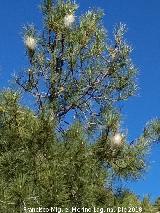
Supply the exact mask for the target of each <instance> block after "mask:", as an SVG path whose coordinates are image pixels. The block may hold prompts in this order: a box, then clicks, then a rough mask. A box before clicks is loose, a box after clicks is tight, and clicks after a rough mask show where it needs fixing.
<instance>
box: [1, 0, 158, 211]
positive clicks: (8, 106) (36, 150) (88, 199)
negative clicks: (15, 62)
mask: <svg viewBox="0 0 160 213" xmlns="http://www.w3.org/2000/svg"><path fill="white" fill-rule="evenodd" d="M41 8H42V12H43V17H44V29H43V30H42V32H39V33H38V32H37V30H36V28H35V27H33V26H31V25H28V26H26V27H25V28H24V44H25V47H26V53H27V57H28V67H27V68H25V71H24V73H23V74H22V75H18V76H17V77H16V79H15V81H16V83H17V84H18V86H20V89H21V90H23V91H24V96H23V97H25V94H26V93H27V94H30V96H31V97H34V98H35V101H34V104H35V105H36V107H35V108H36V109H32V108H29V107H26V106H23V105H22V103H21V95H20V93H17V92H14V91H11V90H6V91H4V92H1V95H0V173H1V176H0V210H1V212H9V213H10V212H24V211H23V210H24V208H29V207H34V208H36V207H48V208H49V207H51V206H56V207H61V208H66V207H68V208H71V207H72V206H77V207H79V208H80V207H88V208H92V207H97V208H98V207H103V208H107V207H118V206H120V207H127V206H129V205H131V206H133V207H134V206H139V207H142V208H143V209H144V210H143V211H145V212H154V211H155V207H153V206H152V205H151V203H150V202H149V200H147V199H144V200H143V202H141V201H140V200H139V198H137V196H135V195H134V194H133V193H131V192H129V191H125V190H121V192H120V193H118V192H117V189H116V188H114V180H115V179H127V180H128V179H138V178H140V176H141V175H142V174H143V173H144V171H145V169H146V153H148V152H149V150H150V146H151V144H152V142H155V141H158V140H159V139H160V121H159V119H158V118H157V119H155V120H152V121H151V122H150V123H148V124H147V125H146V127H145V128H144V131H143V133H142V135H140V137H139V138H137V139H135V140H134V141H133V142H131V143H130V142H129V141H128V140H127V134H126V131H124V130H123V129H122V128H121V121H122V114H121V112H120V109H119V108H118V103H119V102H121V101H125V100H127V99H128V98H129V97H130V96H133V95H134V94H135V92H136V89H137V86H136V81H135V79H136V72H137V70H136V68H135V66H134V65H133V63H132V60H131V58H130V54H131V51H132V49H131V47H130V46H129V45H128V44H127V43H126V41H125V38H124V36H125V32H126V27H125V25H123V24H120V25H117V26H116V27H115V30H114V33H113V41H112V42H111V41H110V38H109V36H108V32H107V31H106V29H105V28H104V26H103V24H102V18H103V12H102V11H100V10H91V11H88V12H86V13H85V14H84V15H82V16H81V17H79V18H78V17H77V16H76V11H77V9H78V5H77V4H75V3H74V2H72V1H70V0H68V1H63V0H58V1H55V2H52V1H51V0H45V1H44V2H43V3H42V7H41ZM66 22H68V23H66ZM27 98H28V96H27ZM117 136H118V137H117ZM155 205H156V206H158V201H157V203H156V204H155ZM156 208H157V207H156ZM158 208H159V207H158Z"/></svg>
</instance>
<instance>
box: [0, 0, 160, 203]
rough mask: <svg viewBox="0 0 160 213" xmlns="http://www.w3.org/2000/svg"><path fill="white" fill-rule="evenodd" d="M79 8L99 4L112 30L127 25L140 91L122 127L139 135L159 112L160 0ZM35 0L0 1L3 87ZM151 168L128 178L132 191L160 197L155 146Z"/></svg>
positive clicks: (21, 57)
mask: <svg viewBox="0 0 160 213" xmlns="http://www.w3.org/2000/svg"><path fill="white" fill-rule="evenodd" d="M78 2H79V4H80V6H81V7H80V8H81V10H82V11H85V10H87V9H88V8H93V7H100V8H103V9H104V12H105V14H106V15H105V17H104V25H105V27H106V28H107V29H108V30H109V31H110V32H112V31H113V26H114V25H115V24H116V23H119V22H123V23H125V24H127V27H128V33H127V35H126V38H127V40H128V41H129V42H130V43H131V44H132V47H133V48H134V51H133V54H132V58H133V61H134V63H135V64H136V65H137V68H138V69H139V75H138V83H139V87H140V89H139V91H138V94H137V96H136V97H135V98H131V99H130V100H129V101H128V102H126V103H125V104H124V105H123V112H124V126H125V127H127V128H128V130H129V138H130V139H134V138H135V137H137V136H138V135H140V133H141V131H142V129H143V127H144V125H145V123H146V122H147V121H148V120H151V119H152V118H154V117H158V116H159V117H160V108H159V107H160V21H159V20H160V13H159V10H160V1H158V0H156V1H151V0H147V1H146V0H134V1H128V0H120V1H118V0H79V1H78ZM39 4H40V1H39V0H17V1H11V0H5V1H3V4H2V0H1V7H0V16H1V18H0V26H1V33H0V87H1V88H3V87H6V86H7V85H8V80H9V79H10V76H11V74H13V72H15V71H19V70H20V68H22V67H23V65H24V63H25V51H24V49H23V42H22V36H21V32H22V26H23V25H24V24H26V23H35V24H36V25H37V26H38V27H39V28H40V26H41V14H40V11H39V8H38V5H39ZM150 160H151V163H150V169H149V170H148V172H147V173H146V175H145V177H144V178H142V180H140V181H138V182H136V183H129V184H128V186H129V187H130V188H131V189H132V190H133V191H135V192H137V194H139V195H141V196H144V195H146V194H149V195H150V196H151V198H152V199H153V200H154V199H155V198H156V197H157V196H160V181H159V180H160V145H155V146H154V147H153V149H152V152H151V157H150Z"/></svg>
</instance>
